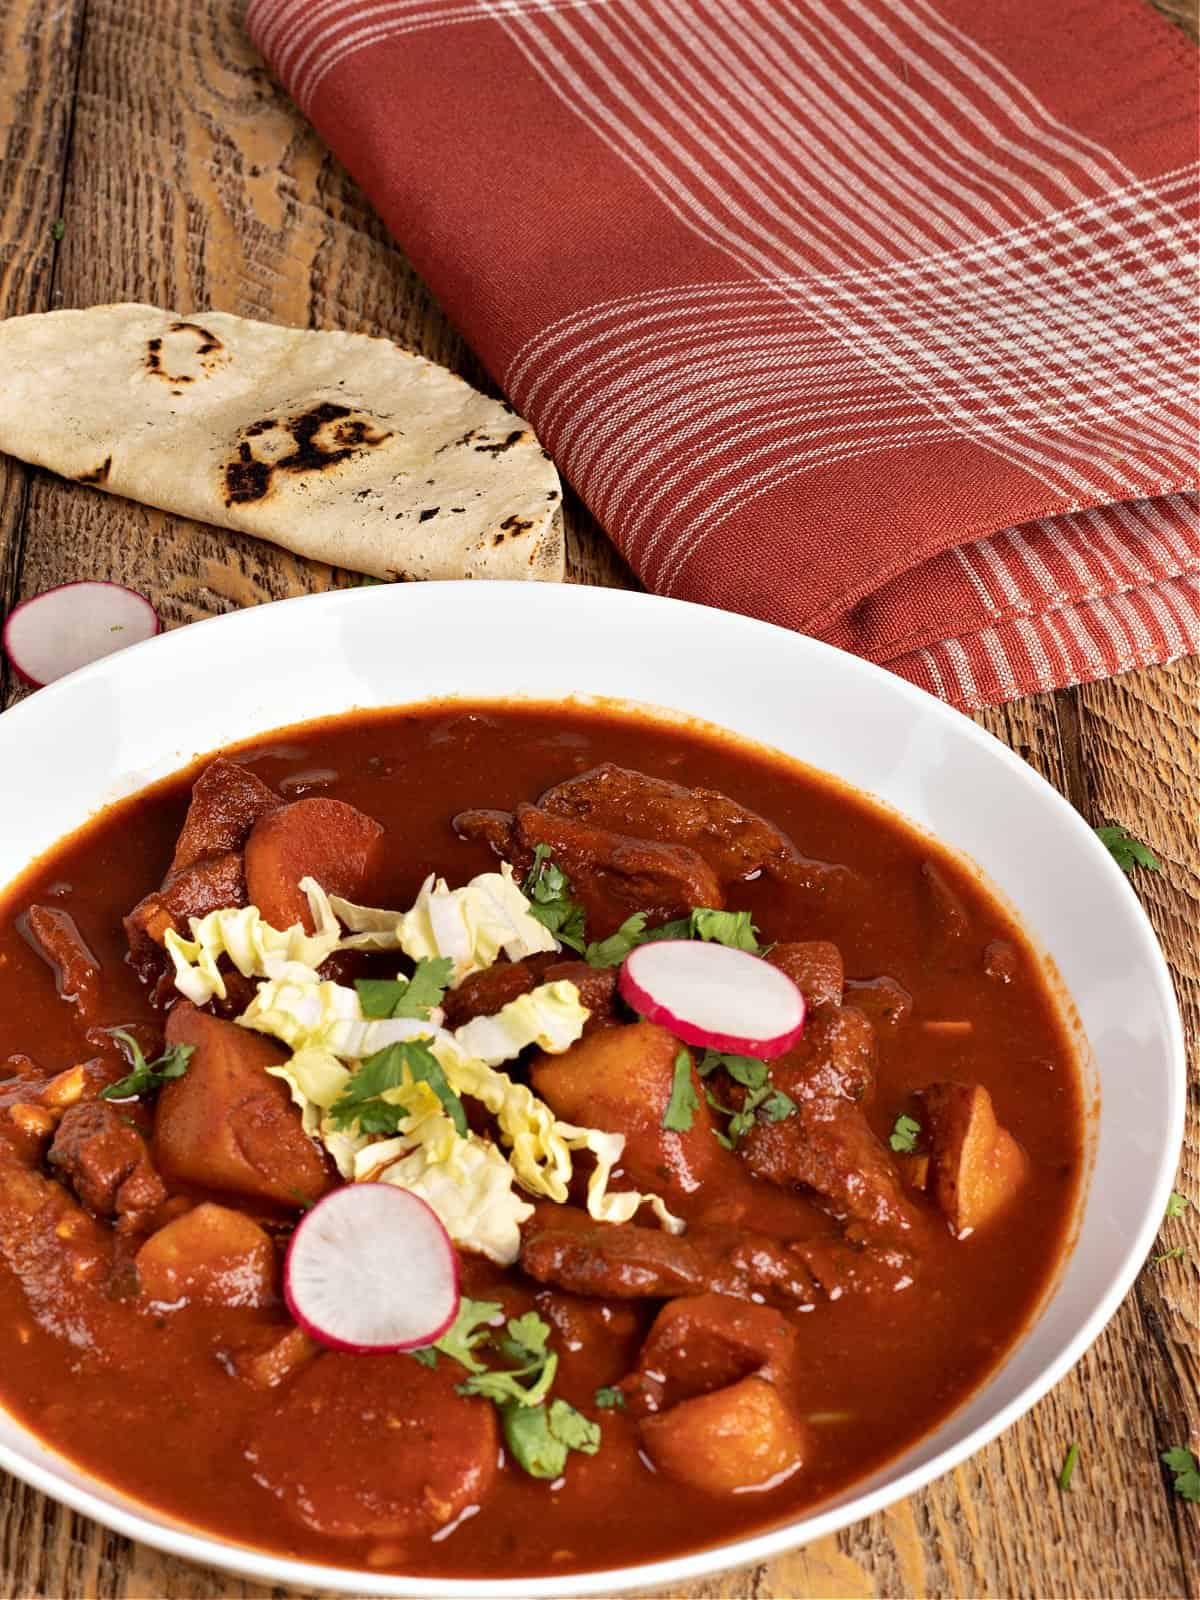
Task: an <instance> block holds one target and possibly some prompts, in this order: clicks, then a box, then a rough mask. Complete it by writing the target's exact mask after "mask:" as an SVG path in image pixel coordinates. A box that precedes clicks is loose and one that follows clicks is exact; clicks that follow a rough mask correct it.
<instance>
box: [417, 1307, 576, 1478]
mask: <svg viewBox="0 0 1200 1600" xmlns="http://www.w3.org/2000/svg"><path fill="white" fill-rule="evenodd" d="M502 1309H503V1308H502V1307H501V1305H500V1304H499V1302H497V1301H495V1300H469V1299H464V1300H463V1301H462V1302H461V1304H460V1305H459V1308H458V1315H457V1317H455V1319H454V1323H453V1325H452V1326H451V1328H450V1329H449V1331H448V1332H447V1333H444V1334H443V1335H442V1337H441V1338H440V1339H437V1340H435V1341H434V1343H433V1344H432V1345H427V1346H425V1347H424V1349H421V1350H414V1351H412V1352H411V1353H412V1355H413V1358H414V1359H415V1360H417V1361H420V1362H421V1363H422V1365H424V1366H427V1367H432V1366H435V1365H436V1364H437V1358H438V1352H439V1351H440V1352H441V1353H442V1354H443V1355H446V1356H449V1357H450V1358H451V1359H452V1360H454V1361H457V1362H458V1364H459V1365H460V1366H462V1367H465V1368H466V1371H467V1376H466V1378H464V1380H463V1381H462V1383H460V1384H459V1385H458V1392H459V1394H465V1395H476V1396H478V1397H479V1398H481V1399H484V1400H490V1401H491V1402H492V1404H493V1405H494V1406H496V1408H497V1409H498V1411H499V1412H500V1424H501V1427H502V1429H503V1431H504V1440H505V1443H506V1444H507V1445H508V1448H509V1450H510V1452H511V1453H512V1457H513V1459H514V1460H515V1461H516V1462H517V1464H518V1466H520V1467H523V1468H524V1470H525V1471H526V1472H528V1473H529V1474H530V1476H531V1477H534V1478H557V1477H559V1476H561V1474H562V1472H563V1470H564V1468H565V1467H566V1464H567V1456H568V1454H569V1453H570V1451H572V1450H581V1451H583V1453H584V1454H585V1455H595V1453H596V1451H597V1450H598V1449H599V1448H600V1429H599V1427H598V1426H597V1424H596V1423H594V1422H591V1421H589V1419H588V1418H587V1417H585V1416H582V1415H581V1414H580V1413H579V1412H578V1411H576V1410H575V1408H574V1406H571V1405H568V1404H567V1402H566V1401H565V1400H550V1399H549V1398H548V1397H549V1394H550V1389H551V1386H552V1384H553V1383H554V1378H555V1374H556V1373H557V1371H558V1356H557V1355H556V1354H555V1352H554V1351H553V1350H551V1349H550V1345H549V1340H550V1324H549V1323H548V1322H545V1321H543V1320H542V1318H541V1317H539V1316H538V1314H537V1312H536V1311H527V1312H525V1314H524V1315H523V1316H520V1317H510V1318H509V1319H508V1321H507V1323H505V1325H504V1329H503V1331H501V1330H500V1329H498V1328H497V1327H496V1326H495V1324H496V1320H497V1318H498V1317H499V1316H500V1313H501V1311H502ZM485 1344H489V1345H491V1346H492V1347H493V1348H494V1349H496V1350H498V1351H499V1352H500V1354H502V1355H504V1356H505V1357H507V1359H508V1360H509V1361H511V1362H514V1363H515V1365H514V1366H511V1367H489V1366H485V1364H484V1363H483V1362H482V1361H481V1360H480V1359H479V1356H478V1354H477V1353H476V1352H477V1351H478V1350H479V1349H480V1347H481V1346H483V1345H485Z"/></svg>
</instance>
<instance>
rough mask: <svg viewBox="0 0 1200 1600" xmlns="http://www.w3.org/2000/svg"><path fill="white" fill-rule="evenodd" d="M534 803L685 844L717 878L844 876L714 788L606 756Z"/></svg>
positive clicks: (813, 880)
mask: <svg viewBox="0 0 1200 1600" xmlns="http://www.w3.org/2000/svg"><path fill="white" fill-rule="evenodd" d="M538 805H539V806H540V807H541V808H542V810H543V811H551V812H554V813H556V814H557V815H559V816H564V817H575V818H578V820H579V821H581V822H587V823H590V824H591V825H592V826H594V827H599V828H612V829H614V830H619V831H620V832H622V833H631V834H635V835H636V836H637V837H638V838H642V839H659V840H663V841H670V842H671V843H672V844H682V845H687V846H688V847H689V848H690V849H693V850H695V851H696V853H697V854H698V855H701V856H703V857H704V859H705V861H707V862H708V864H709V866H710V867H711V868H712V869H713V871H714V872H715V873H716V874H717V876H718V878H719V879H720V880H721V882H722V883H735V882H737V881H738V880H739V879H742V878H752V877H754V876H755V874H756V873H759V872H763V871H766V872H769V873H771V874H772V875H773V876H775V877H779V878H782V879H784V880H785V881H787V882H789V883H794V884H797V885H800V886H806V887H810V886H814V885H819V884H820V883H822V882H823V881H827V880H830V879H833V878H837V877H844V876H845V875H846V874H845V868H843V867H837V866H831V865H830V864H829V863H827V862H823V861H810V860H808V859H807V858H806V857H804V856H802V855H801V854H800V852H799V851H798V850H797V849H796V846H795V845H794V844H793V843H792V841H791V840H790V839H789V838H788V836H787V835H786V834H785V833H782V832H781V831H780V830H779V829H778V828H776V827H775V826H774V824H773V823H770V822H768V821H767V819H766V818H765V817H760V816H758V815H757V814H756V813H755V812H753V811H748V810H747V809H746V807H745V806H741V805H739V804H738V803H737V801H736V800H731V799H730V798H729V796H728V795H724V794H720V793H719V792H718V791H717V790H716V789H685V788H684V787H683V785H682V784H678V783H672V782H671V781H670V780H669V779H667V778H654V777H651V776H650V775H649V774H648V773H645V772H633V771H631V770H630V769H629V768H628V767H618V766H614V765H613V763H612V762H610V761H606V762H605V763H604V764H603V766H599V767H593V768H592V769H591V771H590V772H581V773H580V774H579V776H578V777H577V778H568V779H567V780H566V782H565V783H557V784H555V785H554V787H553V788H552V789H547V790H546V792H545V794H543V795H542V797H541V798H540V799H539V801H538ZM706 903H709V904H712V903H714V902H706Z"/></svg>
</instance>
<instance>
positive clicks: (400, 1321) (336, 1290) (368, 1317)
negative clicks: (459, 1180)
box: [283, 1183, 459, 1355]
mask: <svg viewBox="0 0 1200 1600" xmlns="http://www.w3.org/2000/svg"><path fill="white" fill-rule="evenodd" d="M283 1296H284V1299H285V1300H286V1301H287V1303H288V1309H289V1310H290V1311H291V1313H292V1315H293V1316H294V1317H295V1319H296V1321H297V1322H298V1323H299V1324H300V1326H301V1327H302V1328H303V1329H304V1330H305V1332H306V1333H310V1334H311V1335H312V1336H313V1338H314V1339H317V1340H319V1341H320V1342H321V1344H326V1345H329V1346H330V1348H331V1349H334V1350H354V1351H357V1352H358V1353H360V1354H362V1355H371V1354H382V1353H384V1352H385V1351H389V1350H415V1349H416V1348H417V1347H418V1346H420V1345H426V1344H432V1343H433V1341H434V1340H435V1339H440V1338H441V1336H442V1334H443V1333H445V1331H446V1329H447V1328H448V1327H449V1326H450V1324H451V1323H452V1322H453V1321H454V1319H455V1317H456V1316H457V1315H458V1300H459V1294H458V1257H457V1256H456V1255H455V1253H454V1246H453V1245H452V1244H451V1243H450V1238H449V1235H448V1234H447V1232H446V1230H445V1228H443V1227H442V1225H441V1223H440V1222H439V1221H438V1219H437V1217H436V1215H435V1214H434V1212H433V1211H432V1210H431V1209H430V1208H429V1206H427V1205H426V1204H425V1202H424V1200H422V1199H421V1198H420V1196H419V1195H415V1194H410V1193H409V1191H408V1190H407V1189H399V1188H397V1187H396V1186H395V1185H394V1184H390V1183H348V1184H346V1185H345V1187H344V1188H341V1189H335V1190H334V1191H333V1193H332V1194H327V1195H326V1196H325V1198H324V1199H323V1200H319V1201H318V1202H317V1204H316V1205H315V1206H314V1207H313V1208H312V1210H311V1211H309V1212H308V1213H307V1214H306V1215H305V1216H304V1218H303V1219H302V1220H301V1222H300V1225H299V1227H298V1228H297V1229H296V1231H295V1233H294V1234H293V1235H292V1242H291V1244H290V1245H289V1246H288V1253H287V1260H286V1261H285V1263H284V1268H283Z"/></svg>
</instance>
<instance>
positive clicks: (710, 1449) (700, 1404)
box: [640, 1377, 808, 1494]
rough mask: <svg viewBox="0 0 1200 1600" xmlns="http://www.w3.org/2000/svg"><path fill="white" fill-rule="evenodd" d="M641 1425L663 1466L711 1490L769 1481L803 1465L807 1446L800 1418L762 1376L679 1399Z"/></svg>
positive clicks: (737, 1489)
mask: <svg viewBox="0 0 1200 1600" xmlns="http://www.w3.org/2000/svg"><path fill="white" fill-rule="evenodd" d="M640 1431H641V1438H642V1445H643V1447H644V1448H645V1450H646V1453H647V1454H648V1455H649V1457H650V1459H651V1461H653V1462H654V1465H655V1466H656V1467H657V1468H658V1470H659V1471H660V1472H665V1473H666V1474H667V1476H668V1477H671V1478H674V1479H675V1480H676V1481H677V1482H679V1483H686V1484H690V1485H691V1486H692V1487H693V1488H695V1489H703V1490H705V1491H706V1492H707V1493H708V1494H744V1493H746V1492H747V1491H748V1490H752V1489H768V1488H774V1487H775V1485H776V1484H778V1483H779V1482H780V1481H781V1480H782V1479H783V1478H785V1477H787V1476H789V1475H790V1474H791V1473H793V1472H795V1471H796V1469H797V1468H798V1467H800V1466H801V1465H802V1464H803V1462H804V1458H805V1454H806V1452H807V1445H808V1438H807V1433H806V1430H805V1428H804V1425H803V1423H801V1421H800V1420H799V1418H798V1417H797V1416H796V1415H795V1413H794V1412H793V1410H792V1408H791V1407H790V1406H789V1405H788V1404H787V1402H786V1401H785V1400H784V1398H783V1396H782V1395H781V1394H780V1392H779V1390H778V1389H776V1387H775V1386H774V1384H771V1383H768V1382H767V1381H766V1379H764V1378H759V1377H748V1378H742V1379H741V1380H740V1381H739V1382H737V1383H733V1384H730V1385H729V1387H728V1388H725V1389H716V1390H714V1391H713V1392H712V1393H711V1394H703V1395H699V1396H697V1398H696V1399H694V1400H684V1401H682V1402H681V1403H680V1404H679V1405H677V1406H673V1407H672V1409H671V1410H670V1411H665V1412H663V1413H662V1414H661V1415H659V1416H655V1417H647V1418H646V1419H645V1420H644V1421H643V1422H642V1423H641V1424H640Z"/></svg>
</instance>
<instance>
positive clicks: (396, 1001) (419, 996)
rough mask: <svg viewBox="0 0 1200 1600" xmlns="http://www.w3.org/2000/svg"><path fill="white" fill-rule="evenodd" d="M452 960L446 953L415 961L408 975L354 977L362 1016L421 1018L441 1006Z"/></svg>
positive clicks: (452, 964)
mask: <svg viewBox="0 0 1200 1600" xmlns="http://www.w3.org/2000/svg"><path fill="white" fill-rule="evenodd" d="M453 972H454V963H453V961H451V960H450V958H449V956H439V957H437V958H435V959H434V960H431V961H418V962H417V965H416V968H415V969H414V971H413V975H412V977H411V978H356V979H355V982H354V987H355V989H356V990H357V991H358V999H359V1004H360V1005H361V1006H362V1014H363V1016H364V1017H372V1018H377V1017H418V1018H421V1019H422V1020H424V1019H425V1018H427V1017H428V1016H429V1013H430V1012H431V1011H432V1010H433V1008H434V1007H435V1006H440V1005H441V1003H442V999H443V996H444V995H445V993H446V990H447V989H448V988H449V986H450V979H451V976H452V975H453Z"/></svg>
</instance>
